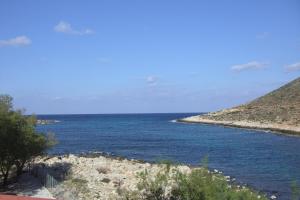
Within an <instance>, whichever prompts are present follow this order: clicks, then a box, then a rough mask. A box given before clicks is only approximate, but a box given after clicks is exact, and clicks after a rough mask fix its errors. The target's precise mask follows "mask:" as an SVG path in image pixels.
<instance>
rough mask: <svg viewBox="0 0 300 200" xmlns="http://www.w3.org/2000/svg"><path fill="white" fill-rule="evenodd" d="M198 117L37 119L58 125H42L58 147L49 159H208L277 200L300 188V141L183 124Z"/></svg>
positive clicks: (214, 166)
mask: <svg viewBox="0 0 300 200" xmlns="http://www.w3.org/2000/svg"><path fill="white" fill-rule="evenodd" d="M196 114H198V113H165V114H78V115H38V116H37V117H38V119H47V120H57V121H56V122H55V123H50V124H46V125H38V126H37V130H38V131H40V132H44V133H47V132H52V133H54V134H55V136H56V138H57V140H58V141H59V143H58V144H57V145H56V146H55V147H54V148H52V149H51V150H49V152H48V153H49V154H55V155H60V154H68V153H72V154H81V153H89V152H106V153H108V154H111V155H116V156H123V157H126V158H129V159H139V160H145V161H148V162H156V161H159V160H171V161H173V162H175V163H183V164H187V165H191V166H198V165H200V164H201V160H202V159H203V158H208V166H209V168H210V169H212V170H214V169H217V170H218V171H221V172H222V173H223V174H224V175H226V176H230V177H232V178H233V180H235V182H236V184H241V185H247V186H249V187H251V188H253V189H256V190H259V191H262V192H264V193H266V194H267V195H268V196H270V195H276V196H277V199H284V200H286V199H290V194H291V183H292V182H297V183H298V185H300V137H297V136H287V135H282V134H278V133H273V132H266V131H258V130H247V129H240V128H229V127H223V126H217V125H205V124H191V123H178V122H176V121H175V120H176V119H180V118H183V117H187V116H192V115H196Z"/></svg>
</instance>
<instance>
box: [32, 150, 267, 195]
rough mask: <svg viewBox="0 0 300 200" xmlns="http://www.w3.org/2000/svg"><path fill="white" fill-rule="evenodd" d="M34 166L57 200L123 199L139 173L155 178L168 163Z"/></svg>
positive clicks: (93, 159) (65, 160)
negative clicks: (52, 183)
mask: <svg viewBox="0 0 300 200" xmlns="http://www.w3.org/2000/svg"><path fill="white" fill-rule="evenodd" d="M33 166H36V167H38V168H39V169H42V170H43V173H44V172H47V174H50V175H51V176H53V177H54V178H55V179H57V180H58V182H59V184H58V185H57V186H56V187H55V188H52V189H51V190H50V191H51V193H52V194H53V196H54V197H56V198H57V199H123V198H122V196H121V195H120V194H121V193H122V191H125V192H126V191H138V190H137V187H136V186H137V184H138V182H139V178H138V174H140V173H141V172H145V171H147V172H148V173H149V174H151V176H153V177H154V176H155V175H156V174H158V173H160V172H161V171H162V170H163V169H164V168H165V167H166V166H167V164H159V163H148V162H144V161H141V160H134V159H127V158H124V157H118V156H110V155H108V154H105V153H87V154H82V155H74V154H69V155H61V156H55V155H53V156H43V157H38V158H37V159H35V160H34V163H33ZM170 166H171V169H174V170H175V169H177V170H179V171H180V172H182V173H186V174H189V173H191V172H192V171H193V170H194V169H204V168H202V167H199V166H198V167H191V166H188V165H172V164H171V165H170ZM207 170H208V169H207ZM172 171H173V170H170V173H172ZM208 172H209V173H211V174H212V175H213V176H216V177H219V178H220V177H221V178H223V179H224V180H225V181H226V182H227V183H228V185H229V187H231V186H233V187H236V188H237V190H238V191H239V190H241V191H243V190H251V189H250V188H248V187H247V186H240V185H238V184H237V183H236V182H235V179H234V178H231V177H230V176H225V175H223V174H222V172H221V171H218V170H216V169H213V170H208ZM251 191H252V190H251ZM262 195H263V194H262Z"/></svg>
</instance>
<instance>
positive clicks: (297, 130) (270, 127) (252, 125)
mask: <svg viewBox="0 0 300 200" xmlns="http://www.w3.org/2000/svg"><path fill="white" fill-rule="evenodd" d="M176 122H183V123H194V124H197V123H199V124H210V125H220V126H225V127H233V128H241V129H252V130H262V131H270V132H273V133H276V134H280V135H289V136H297V137H300V127H296V126H288V125H282V124H263V123H259V122H248V121H217V120H211V119H205V118H203V117H201V116H199V115H197V116H191V117H186V118H182V119H177V120H176Z"/></svg>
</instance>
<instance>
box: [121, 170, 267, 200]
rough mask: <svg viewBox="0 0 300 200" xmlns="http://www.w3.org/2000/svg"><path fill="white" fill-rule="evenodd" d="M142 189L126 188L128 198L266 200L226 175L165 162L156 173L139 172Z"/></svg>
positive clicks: (125, 197) (124, 194)
mask: <svg viewBox="0 0 300 200" xmlns="http://www.w3.org/2000/svg"><path fill="white" fill-rule="evenodd" d="M138 177H139V179H140V181H139V183H138V184H137V189H138V191H129V192H128V191H123V193H122V194H123V198H124V199H127V200H137V199H144V200H216V199H218V200H221V199H226V200H256V199H263V200H264V199H266V198H265V197H264V196H263V195H259V194H258V193H256V192H254V191H251V190H250V189H248V188H244V187H243V188H242V189H240V188H239V187H237V186H234V185H230V184H229V183H228V182H227V181H226V178H225V177H224V176H222V175H219V174H217V175H216V174H212V173H210V172H209V171H208V170H207V168H205V167H204V168H196V169H193V170H192V171H191V172H190V173H183V172H181V171H180V170H179V168H178V167H174V166H173V167H172V166H171V167H170V166H169V165H164V166H163V167H162V169H161V170H160V171H159V172H158V173H157V174H156V175H153V174H149V173H148V171H147V170H145V171H144V172H142V173H140V174H139V175H138Z"/></svg>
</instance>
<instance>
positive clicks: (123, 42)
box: [0, 0, 300, 114]
mask: <svg viewBox="0 0 300 200" xmlns="http://www.w3.org/2000/svg"><path fill="white" fill-rule="evenodd" d="M299 76H300V1H299V0H285V1H283V0H252V1H250V0H249V1H247V0H246V1H234V0H232V1H230V0H224V1H217V0H207V1H198V0H195V1H191V0H186V1H179V0H163V1H162V0H148V1H147V0H127V1H124V0H99V1H96V0H94V1H92V0H90V1H83V0H82V1H80V0H78V1H67V0H61V1H58V0H53V1H38V0H36V1H30V0H23V1H14V0H1V1H0V94H9V95H11V96H12V97H13V98H14V104H15V107H17V108H25V109H26V112H27V113H35V114H83V113H85V114H88V113H91V114H94V113H99V114H100V113H165V112H208V111H215V110H219V109H223V108H226V107H231V106H236V105H238V104H240V103H245V102H249V101H251V100H253V99H255V98H257V97H259V96H261V95H263V94H265V93H267V92H269V91H271V90H273V89H276V88H277V87H280V86H282V85H283V84H285V83H287V82H289V81H291V80H293V79H295V78H297V77H299Z"/></svg>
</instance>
